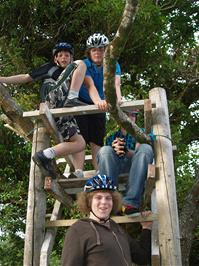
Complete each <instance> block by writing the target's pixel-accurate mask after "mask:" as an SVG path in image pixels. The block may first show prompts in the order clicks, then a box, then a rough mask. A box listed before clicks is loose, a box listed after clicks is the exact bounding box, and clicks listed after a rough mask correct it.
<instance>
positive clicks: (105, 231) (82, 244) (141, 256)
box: [61, 174, 152, 266]
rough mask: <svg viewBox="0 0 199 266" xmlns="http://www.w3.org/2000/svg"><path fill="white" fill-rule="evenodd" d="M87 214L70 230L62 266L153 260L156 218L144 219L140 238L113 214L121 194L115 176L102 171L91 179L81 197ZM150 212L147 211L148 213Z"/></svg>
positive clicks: (117, 264) (124, 265)
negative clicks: (154, 221) (129, 231)
mask: <svg viewBox="0 0 199 266" xmlns="http://www.w3.org/2000/svg"><path fill="white" fill-rule="evenodd" d="M77 204H78V207H79V209H80V211H81V212H82V213H83V214H84V215H86V216H87V218H82V219H80V220H79V221H77V222H75V223H74V224H73V225H72V226H71V227H70V228H69V230H68V231H67V233H66V237H65V241H64V247H63V250H62V258H61V265H62V266H74V265H78V266H94V265H101V264H102V265H103V266H110V265H114V266H127V265H129V266H130V265H132V262H134V263H136V264H139V265H146V264H149V263H150V255H151V226H152V222H142V223H141V225H142V233H141V236H140V241H139V242H137V241H135V240H134V239H132V238H131V237H130V236H129V235H128V234H127V233H126V232H124V231H123V229H122V228H121V227H120V226H119V225H118V224H117V223H116V222H114V221H113V220H112V219H111V218H110V216H111V215H113V214H114V213H117V211H118V210H119V209H120V205H121V196H120V193H119V192H118V191H117V187H116V185H115V183H114V180H113V178H111V177H107V176H106V175H101V174H98V175H96V176H94V177H92V178H90V179H88V180H87V182H86V184H85V186H84V191H83V192H81V193H80V194H79V195H78V200H77ZM149 214H150V212H145V213H143V215H144V216H148V215H149Z"/></svg>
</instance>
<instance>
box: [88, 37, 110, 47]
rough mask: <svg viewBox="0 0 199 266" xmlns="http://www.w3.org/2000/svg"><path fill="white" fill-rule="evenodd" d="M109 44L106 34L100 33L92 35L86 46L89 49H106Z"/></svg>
mask: <svg viewBox="0 0 199 266" xmlns="http://www.w3.org/2000/svg"><path fill="white" fill-rule="evenodd" d="M108 44H109V40H108V38H107V37H106V36H105V35H104V34H100V33H94V34H93V35H91V36H90V37H89V38H88V39H87V41H86V46H87V48H88V49H89V48H94V47H95V48H100V47H105V46H107V45H108Z"/></svg>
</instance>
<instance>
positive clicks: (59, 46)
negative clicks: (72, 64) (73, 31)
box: [52, 42, 74, 56]
mask: <svg viewBox="0 0 199 266" xmlns="http://www.w3.org/2000/svg"><path fill="white" fill-rule="evenodd" d="M62 50H64V51H68V52H69V53H70V54H71V55H73V54H74V49H73V47H72V45H71V44H69V43H67V42H59V43H57V44H55V46H54V48H53V51H52V53H53V56H55V55H56V54H57V53H58V52H59V51H62Z"/></svg>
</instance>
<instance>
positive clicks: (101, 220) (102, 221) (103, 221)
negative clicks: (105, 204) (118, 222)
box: [90, 210, 110, 224]
mask: <svg viewBox="0 0 199 266" xmlns="http://www.w3.org/2000/svg"><path fill="white" fill-rule="evenodd" d="M90 212H92V214H93V215H94V216H95V217H96V218H97V219H99V220H100V222H101V223H103V224H105V223H106V222H107V221H108V220H110V216H109V217H108V218H107V219H101V218H99V217H98V216H97V215H96V214H95V213H94V212H93V211H92V210H91V211H90Z"/></svg>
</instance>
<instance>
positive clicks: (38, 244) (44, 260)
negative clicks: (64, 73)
mask: <svg viewBox="0 0 199 266" xmlns="http://www.w3.org/2000/svg"><path fill="white" fill-rule="evenodd" d="M0 86H1V90H0V93H1V95H0V96H1V98H2V99H4V100H3V101H2V106H3V104H4V101H6V104H7V105H8V102H12V103H13V100H12V98H11V97H10V95H9V93H8V92H7V91H6V88H5V87H3V86H2V85H0ZM10 106H11V105H10ZM10 106H9V107H10ZM13 106H14V108H13V109H12V108H11V107H12V106H11V107H10V108H8V109H9V110H8V112H7V113H6V115H7V118H6V119H7V121H8V122H7V125H6V126H7V127H8V128H10V129H12V130H14V131H15V132H17V133H18V134H21V135H22V136H23V137H24V138H26V139H29V140H32V154H31V158H32V156H33V155H34V154H35V152H37V151H39V150H43V149H45V148H47V147H50V146H51V140H53V141H54V142H55V143H59V142H61V141H63V140H62V136H61V134H60V133H59V132H58V130H57V128H56V125H55V122H54V117H58V116H64V115H69V114H73V115H84V114H92V113H99V112H101V111H99V110H98V108H97V107H96V106H95V105H89V106H81V107H72V108H60V109H50V110H49V109H48V107H47V106H46V105H45V104H44V103H42V104H41V105H40V109H39V110H35V111H29V112H22V110H21V109H20V107H19V106H17V104H16V103H14V104H13ZM130 108H139V109H143V110H144V127H145V129H146V132H147V133H148V132H149V131H150V129H151V127H153V132H154V134H155V135H156V140H155V142H154V145H153V146H154V153H155V159H154V164H153V165H149V168H148V178H147V182H146V188H145V193H144V195H143V201H142V206H141V209H142V210H144V209H145V207H146V206H149V203H150V204H151V210H152V212H153V213H152V214H151V215H150V216H149V217H147V218H146V217H142V216H141V215H139V216H137V217H127V216H121V217H119V216H116V217H113V219H114V220H115V221H116V222H118V223H131V222H141V221H146V220H151V221H153V228H152V254H151V258H152V265H154V266H156V265H161V266H168V265H171V266H181V265H182V262H181V249H180V233H179V221H178V211H177V201H176V187H175V174H174V165H173V150H172V141H171V132H170V124H169V113H168V106H167V98H166V93H165V90H164V89H163V88H154V89H152V90H150V92H149V98H148V99H145V100H138V101H128V102H124V103H122V105H121V109H122V110H127V109H130ZM4 109H5V110H6V108H4ZM87 159H88V161H90V160H91V156H90V155H89V156H87ZM57 163H66V164H67V167H68V168H69V169H70V171H72V170H73V165H72V160H71V158H70V156H67V157H66V158H60V159H58V160H57ZM67 174H68V173H64V175H63V173H62V174H60V176H59V178H57V179H55V180H54V179H52V178H51V177H45V178H44V177H43V176H42V174H41V171H40V169H39V168H38V167H37V165H35V163H34V162H33V161H32V160H31V163H30V174H29V189H28V203H27V216H26V232H25V248H24V264H23V265H24V266H47V265H49V258H50V254H51V251H52V250H53V244H54V241H55V237H56V232H57V229H58V228H59V227H60V226H61V227H62V226H70V225H71V224H72V223H74V222H75V220H72V219H71V220H65V219H64V217H62V210H63V208H70V207H71V206H72V204H73V201H74V195H75V194H76V193H77V192H79V191H81V190H82V188H83V185H84V183H85V180H86V179H87V178H89V177H90V176H92V175H93V174H94V172H93V170H90V171H85V172H84V178H82V179H80V178H76V179H67V178H66V177H67ZM126 180H127V174H123V175H121V176H120V177H119V188H120V190H123V189H124V186H125V184H126ZM47 193H50V194H51V195H52V196H53V197H54V198H55V203H54V206H53V211H52V213H51V215H50V220H49V219H47V220H46V198H47Z"/></svg>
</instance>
